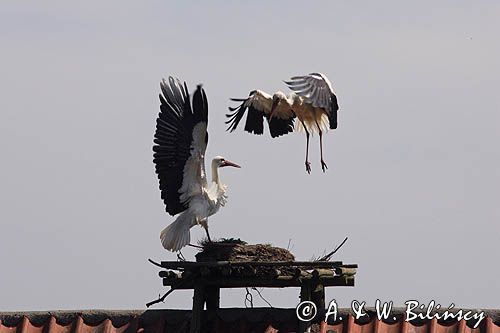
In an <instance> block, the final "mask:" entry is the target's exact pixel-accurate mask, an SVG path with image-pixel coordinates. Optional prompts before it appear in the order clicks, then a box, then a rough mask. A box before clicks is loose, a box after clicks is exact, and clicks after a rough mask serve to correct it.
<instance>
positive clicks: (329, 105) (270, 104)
mask: <svg viewBox="0 0 500 333" xmlns="http://www.w3.org/2000/svg"><path fill="white" fill-rule="evenodd" d="M285 83H286V84H287V85H288V87H289V88H290V89H291V90H292V91H293V92H292V93H290V94H289V95H288V96H286V95H285V94H284V93H282V92H281V91H278V92H276V93H274V95H272V96H271V95H269V94H267V93H265V92H263V91H260V90H253V91H251V92H250V94H249V96H248V98H245V99H238V98H232V99H231V100H232V101H236V102H242V103H241V105H239V106H238V107H235V108H232V107H230V108H229V110H230V111H232V113H229V114H227V115H226V116H227V117H228V118H229V119H228V121H226V124H229V127H228V131H230V132H232V131H234V130H235V129H236V127H237V126H238V124H239V122H240V121H241V118H243V116H244V115H245V112H246V111H247V110H248V115H247V119H246V123H245V131H247V132H249V133H254V134H262V133H264V124H263V122H264V117H266V119H267V121H268V124H269V132H270V134H271V137H273V138H275V137H278V136H281V135H284V134H288V133H290V132H293V130H294V129H295V130H301V129H304V131H305V132H306V139H307V143H306V162H305V165H306V171H307V172H308V173H311V163H310V162H309V135H310V133H314V132H318V134H319V143H320V154H321V168H322V169H323V172H325V171H326V169H327V168H328V167H327V165H326V163H325V161H324V160H323V132H326V131H328V129H335V128H337V111H338V109H339V106H338V104H337V96H336V95H335V92H334V91H333V88H332V84H331V83H330V80H328V78H327V77H326V76H325V75H324V74H321V73H311V74H309V75H305V76H294V77H292V78H291V80H290V81H285ZM295 117H297V118H298V119H299V122H297V124H295V123H294V120H295V119H294V118H295Z"/></svg>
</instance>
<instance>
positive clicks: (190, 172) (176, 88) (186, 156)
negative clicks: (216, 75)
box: [153, 77, 240, 251]
mask: <svg viewBox="0 0 500 333" xmlns="http://www.w3.org/2000/svg"><path fill="white" fill-rule="evenodd" d="M160 87H161V91H162V94H160V102H161V105H160V113H159V115H158V118H157V120H156V132H155V135H154V143H155V145H154V146H153V151H154V154H153V158H154V159H153V162H154V164H155V167H156V173H157V174H158V179H159V182H160V190H161V197H162V199H163V202H164V203H165V206H166V210H167V212H168V213H169V214H170V215H176V214H179V213H180V214H179V215H178V216H177V218H176V220H175V221H174V222H172V223H171V224H170V225H168V226H167V227H166V228H165V229H163V231H162V232H161V234H160V239H161V243H162V245H163V247H164V248H165V249H167V250H170V251H178V250H180V249H181V248H182V247H184V246H185V245H187V244H189V242H190V234H189V229H191V227H193V226H195V225H197V224H199V225H201V226H202V227H203V228H204V229H205V231H206V233H207V237H208V239H209V240H210V235H209V233H208V224H207V221H208V217H209V216H211V215H213V214H215V213H216V212H217V211H218V210H219V208H220V207H221V206H224V205H225V203H226V200H227V195H226V190H227V187H226V186H225V185H224V184H222V183H221V181H220V178H219V172H218V170H219V168H221V167H225V166H232V167H236V168H239V167H240V166H239V165H237V164H235V163H232V162H230V161H228V160H226V159H225V158H223V157H220V156H217V157H215V158H214V159H213V160H212V164H211V166H212V181H211V182H210V184H209V183H208V182H207V176H206V173H205V159H204V158H205V150H206V148H207V143H208V132H207V123H208V103H207V96H206V95H205V91H204V90H203V88H202V87H201V85H198V87H197V89H196V91H195V93H194V95H193V105H192V107H191V102H190V100H189V92H188V88H187V86H186V83H184V85H182V84H181V82H180V81H179V80H178V79H175V78H172V77H169V80H168V82H166V81H165V80H162V82H161V83H160Z"/></svg>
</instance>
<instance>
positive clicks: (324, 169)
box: [315, 120, 328, 172]
mask: <svg viewBox="0 0 500 333" xmlns="http://www.w3.org/2000/svg"><path fill="white" fill-rule="evenodd" d="M315 121H316V126H318V133H319V152H320V156H321V169H323V172H325V171H326V169H328V166H327V165H326V163H325V161H323V131H321V127H320V126H319V124H318V120H315Z"/></svg>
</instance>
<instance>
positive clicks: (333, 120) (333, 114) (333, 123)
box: [328, 94, 339, 129]
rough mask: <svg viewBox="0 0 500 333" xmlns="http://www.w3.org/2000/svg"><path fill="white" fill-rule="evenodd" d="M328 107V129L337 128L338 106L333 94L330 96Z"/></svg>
mask: <svg viewBox="0 0 500 333" xmlns="http://www.w3.org/2000/svg"><path fill="white" fill-rule="evenodd" d="M330 105H331V109H330V112H328V120H329V122H330V129H336V128H337V125H338V124H337V111H338V110H339V104H338V102H337V96H335V94H331V95H330Z"/></svg>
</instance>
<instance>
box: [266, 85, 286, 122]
mask: <svg viewBox="0 0 500 333" xmlns="http://www.w3.org/2000/svg"><path fill="white" fill-rule="evenodd" d="M285 99H286V95H285V94H284V93H282V92H281V91H277V92H275V93H274V95H273V105H272V106H271V113H269V121H271V120H272V119H273V116H274V112H275V111H276V108H277V107H278V105H279V104H280V103H281V101H283V100H285Z"/></svg>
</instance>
